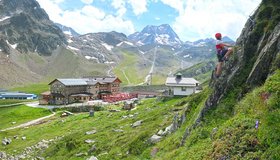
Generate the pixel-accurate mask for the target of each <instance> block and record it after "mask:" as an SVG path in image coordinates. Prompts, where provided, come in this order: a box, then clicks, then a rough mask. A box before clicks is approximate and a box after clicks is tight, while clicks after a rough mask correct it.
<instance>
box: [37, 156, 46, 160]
mask: <svg viewBox="0 0 280 160" xmlns="http://www.w3.org/2000/svg"><path fill="white" fill-rule="evenodd" d="M36 159H37V160H45V158H43V157H36Z"/></svg>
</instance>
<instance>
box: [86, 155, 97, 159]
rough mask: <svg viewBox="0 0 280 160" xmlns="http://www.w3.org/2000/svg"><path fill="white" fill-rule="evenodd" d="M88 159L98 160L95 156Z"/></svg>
mask: <svg viewBox="0 0 280 160" xmlns="http://www.w3.org/2000/svg"><path fill="white" fill-rule="evenodd" d="M87 160H98V159H97V158H96V157H95V156H91V157H90V158H88V159H87Z"/></svg>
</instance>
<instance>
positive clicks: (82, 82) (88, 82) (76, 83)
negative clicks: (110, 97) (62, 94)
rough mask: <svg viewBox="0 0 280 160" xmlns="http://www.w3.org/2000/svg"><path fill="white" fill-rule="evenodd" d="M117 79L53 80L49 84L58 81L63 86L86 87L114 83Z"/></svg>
mask: <svg viewBox="0 0 280 160" xmlns="http://www.w3.org/2000/svg"><path fill="white" fill-rule="evenodd" d="M116 79H118V78H117V77H97V78H80V79H61V78H59V79H55V80H53V81H52V82H50V83H49V85H51V84H52V83H53V82H55V81H59V82H61V83H62V84H64V85H65V86H87V85H95V84H97V83H100V84H106V83H112V82H114V81H115V80H116Z"/></svg>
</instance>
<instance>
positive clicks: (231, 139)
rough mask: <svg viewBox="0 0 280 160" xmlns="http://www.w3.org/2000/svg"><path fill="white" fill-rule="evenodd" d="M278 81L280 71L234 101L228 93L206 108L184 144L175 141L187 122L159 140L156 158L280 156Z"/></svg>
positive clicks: (275, 157) (267, 157) (260, 157)
mask: <svg viewBox="0 0 280 160" xmlns="http://www.w3.org/2000/svg"><path fill="white" fill-rule="evenodd" d="M279 82H280V71H278V72H277V73H276V74H275V75H274V76H272V77H270V78H269V80H267V82H266V83H265V85H264V86H263V87H260V88H257V89H255V90H253V91H252V92H250V93H249V94H247V95H246V96H245V98H244V99H243V100H242V101H240V102H239V103H237V104H236V100H235V99H234V94H233V93H232V94H229V95H227V97H226V98H225V99H224V100H223V101H222V102H221V103H220V104H219V105H218V106H217V107H216V108H214V109H212V110H210V111H208V112H207V114H206V115H205V118H204V119H203V120H202V123H201V125H200V126H199V127H197V128H196V129H194V130H193V131H192V133H191V135H190V136H189V137H188V138H187V140H186V143H185V144H184V145H183V146H181V147H179V145H178V144H179V143H180V140H181V136H182V134H183V132H184V128H185V127H187V126H188V124H186V126H185V127H182V128H181V129H180V130H179V131H178V132H176V134H174V135H172V136H170V137H169V138H168V139H169V142H168V139H167V141H162V142H160V143H158V144H157V145H156V147H157V148H159V150H160V152H159V153H158V154H157V157H156V159H165V158H166V157H167V159H168V158H171V157H176V159H192V160H193V159H279V158H280V155H279V153H280V152H279V151H280V150H279V149H280V148H279V144H280V139H279V135H280V130H279V128H280V126H279V120H280V114H279V113H280V105H279V104H280V97H279V96H280V95H279V90H280V88H279V87H280V84H279ZM257 121H258V123H259V124H258V128H256V123H257ZM171 142H173V143H171ZM167 144H171V145H169V146H168V147H166V145H167ZM186 157H187V158H186Z"/></svg>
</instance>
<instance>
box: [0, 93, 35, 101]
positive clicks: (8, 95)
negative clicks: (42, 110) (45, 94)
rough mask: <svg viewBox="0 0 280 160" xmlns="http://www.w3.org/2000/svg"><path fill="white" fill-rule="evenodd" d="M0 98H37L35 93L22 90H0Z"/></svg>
mask: <svg viewBox="0 0 280 160" xmlns="http://www.w3.org/2000/svg"><path fill="white" fill-rule="evenodd" d="M0 99H22V100H24V99H37V95H35V94H28V93H22V92H0Z"/></svg>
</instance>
